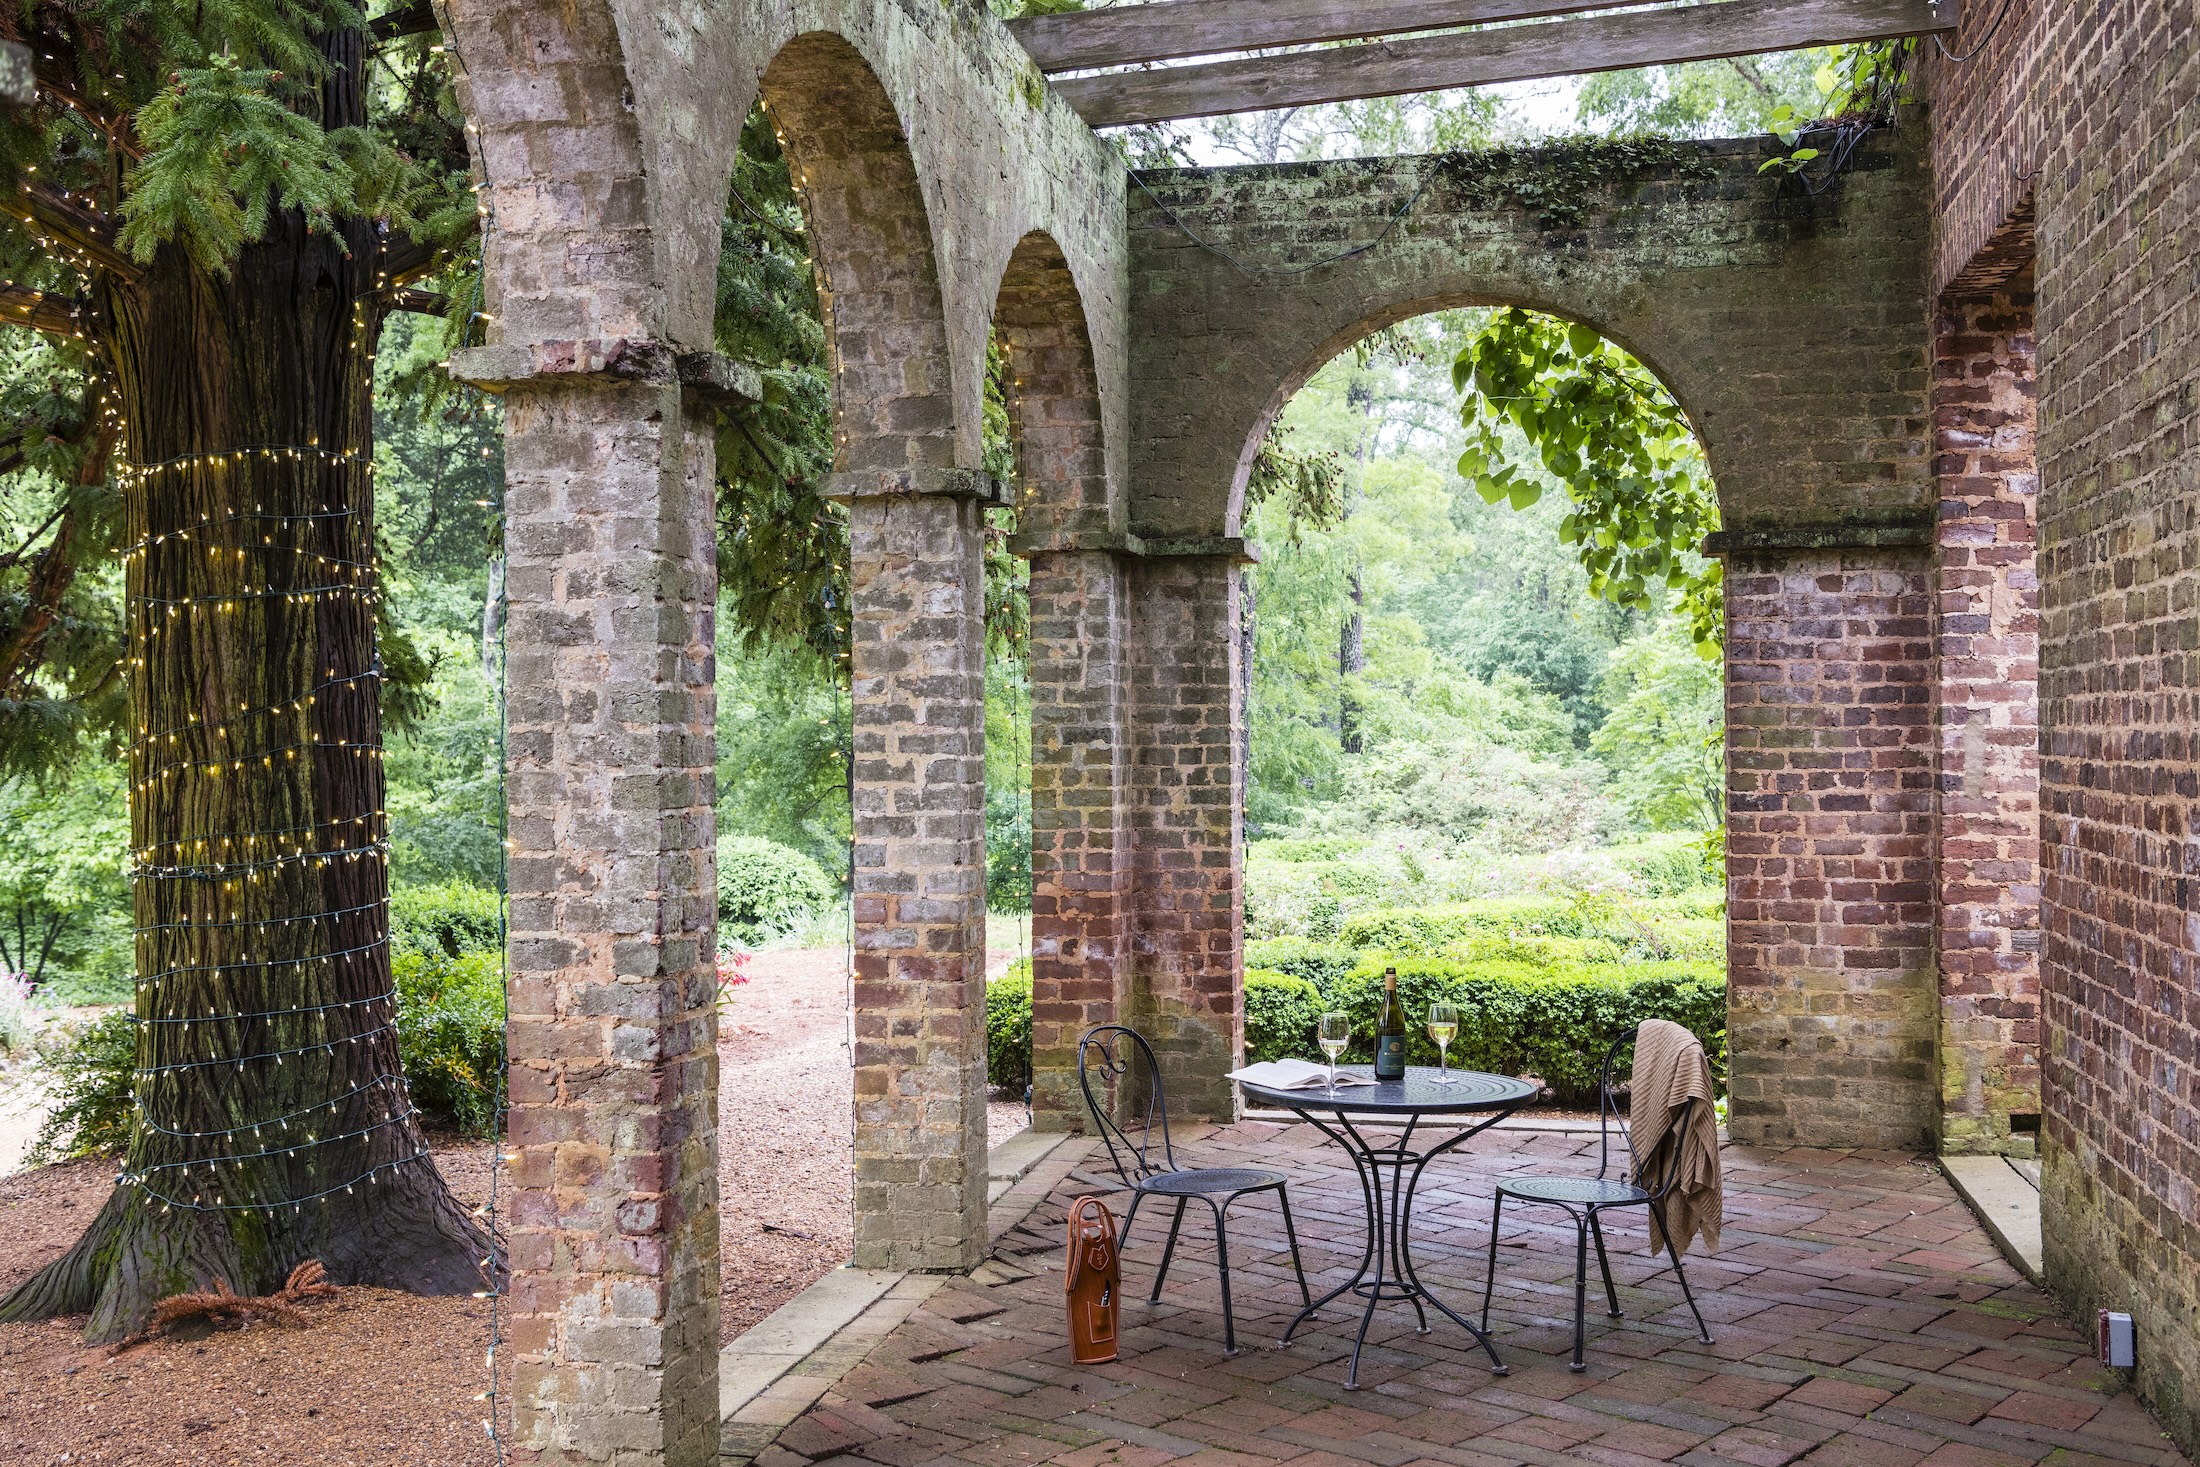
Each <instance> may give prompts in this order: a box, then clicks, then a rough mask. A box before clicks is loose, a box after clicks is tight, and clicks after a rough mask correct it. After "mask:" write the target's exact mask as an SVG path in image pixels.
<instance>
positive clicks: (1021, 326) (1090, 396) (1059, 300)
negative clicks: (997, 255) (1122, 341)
mask: <svg viewBox="0 0 2200 1467" xmlns="http://www.w3.org/2000/svg"><path fill="white" fill-rule="evenodd" d="M993 329H994V332H995V335H996V336H997V337H998V338H999V341H1000V345H1001V348H1002V350H1003V351H1004V352H1005V353H1006V355H1007V359H1008V361H1007V365H1008V372H1009V381H1008V390H1007V392H1006V394H1005V396H1006V398H1007V403H1008V418H1009V428H1010V432H1011V435H1012V437H1013V439H1014V441H1015V444H1016V451H1017V479H1018V483H1017V484H1016V485H1015V486H1014V489H1013V495H1014V502H1015V504H1016V506H1017V508H1018V509H1019V510H1021V511H1022V514H1023V523H1022V525H1021V530H1022V534H1023V538H1024V540H1025V541H1026V542H1027V543H1029V544H1030V545H1032V546H1034V547H1038V546H1046V547H1049V548H1053V547H1057V546H1059V545H1061V544H1063V543H1065V542H1066V541H1068V540H1070V539H1074V538H1075V537H1078V536H1085V535H1093V534H1105V533H1107V532H1109V531H1111V530H1115V529H1119V528H1120V526H1119V525H1118V524H1117V523H1116V519H1117V496H1116V494H1115V489H1114V484H1113V482H1112V475H1111V474H1110V472H1109V467H1110V466H1109V463H1108V452H1107V442H1106V423H1105V414H1104V410H1103V407H1102V402H1101V394H1100V377H1099V372H1098V369H1097V366H1096V364H1095V361H1094V357H1093V350H1092V335H1091V332H1090V330H1089V328H1088V326H1087V324H1086V319H1085V303H1084V297H1083V295H1082V294H1081V293H1080V292H1079V290H1078V288H1077V279H1076V276H1075V275H1074V274H1073V273H1072V271H1071V269H1070V265H1069V260H1068V259H1067V257H1066V256H1064V254H1063V253H1062V247H1061V246H1060V245H1058V244H1056V243H1055V242H1054V238H1053V236H1051V235H1049V234H1047V233H1046V232H1045V231H1044V230H1033V231H1032V232H1031V233H1029V234H1027V235H1025V236H1024V237H1023V238H1022V239H1021V240H1019V241H1018V242H1017V244H1016V248H1015V251H1014V252H1013V253H1012V254H1010V256H1009V259H1008V266H1007V268H1006V269H1005V270H1003V271H1002V274H1001V288H1000V293H999V296H998V298H997V299H996V302H995V305H994V311H993Z"/></svg>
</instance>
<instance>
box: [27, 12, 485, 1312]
mask: <svg viewBox="0 0 2200 1467" xmlns="http://www.w3.org/2000/svg"><path fill="white" fill-rule="evenodd" d="M350 43H351V44H350V50H351V52H352V54H351V55H350V56H348V57H345V58H341V59H344V60H348V62H349V63H350V68H349V70H347V71H345V72H342V73H339V75H340V76H345V77H356V76H357V75H359V65H360V60H361V58H360V57H359V55H358V54H357V52H358V47H357V44H356V43H357V37H356V36H353V37H351V38H350ZM348 90H351V89H349V88H347V87H346V86H345V85H343V84H341V83H339V84H333V85H332V87H331V92H332V98H331V106H332V107H333V108H336V109H338V113H339V115H338V117H337V118H336V119H334V120H332V121H331V125H332V126H333V125H340V124H341V122H342V121H343V120H347V119H345V118H344V117H343V116H342V114H343V112H345V111H349V112H352V113H354V114H357V113H361V112H362V111H363V109H361V107H360V105H359V99H358V97H357V96H356V95H345V93H346V92H347V91H348ZM380 252H381V246H380V243H379V241H378V240H377V238H376V236H375V233H374V231H373V229H372V227H371V226H368V225H366V224H363V223H355V224H352V225H349V226H347V227H346V228H345V229H344V230H343V231H342V232H341V233H338V234H325V233H324V234H318V235H316V234H312V233H309V232H308V231H307V229H306V226H305V222H304V220H303V219H302V218H299V217H297V216H295V215H293V216H288V217H284V218H280V219H278V221H277V222H276V223H275V224H274V225H272V226H271V227H270V230H269V233H268V236H267V238H266V239H265V240H263V241H261V242H259V243H256V244H253V245H249V246H247V247H246V249H245V251H244V253H243V255H242V257H241V258H239V259H238V260H236V261H235V262H234V263H233V265H232V267H231V269H230V272H229V273H228V275H227V276H225V277H220V276H214V275H211V274H209V273H207V272H205V271H204V270H201V269H199V268H198V267H196V266H195V265H193V264H192V263H191V262H190V261H189V260H188V259H186V258H185V257H184V255H183V253H182V252H181V251H180V250H178V249H175V248H173V247H169V248H164V249H163V250H162V251H161V253H160V255H159V256H158V257H157V258H156V259H155V261H154V262H153V263H152V264H151V265H150V266H149V267H146V268H145V269H144V270H143V271H142V272H139V273H138V274H136V275H135V276H134V277H133V278H129V279H124V278H120V277H114V276H109V277H106V278H105V279H104V282H103V286H102V288H101V291H100V293H99V297H98V300H97V309H96V317H97V319H96V321H94V322H93V323H91V330H92V331H93V333H94V334H95V338H96V339H97V340H98V342H99V344H100V345H101V347H102V348H103V349H104V353H105V355H106V358H107V360H108V361H109V362H110V363H111V364H112V368H113V373H114V384H115V385H114V402H113V405H112V406H113V411H114V412H115V413H116V414H117V416H118V418H119V421H120V423H121V426H122V429H123V433H124V447H125V450H126V456H127V460H128V461H129V462H130V463H131V464H133V465H136V466H139V467H136V468H133V469H131V470H130V471H128V473H127V474H126V477H125V491H126V493H125V499H126V507H127V514H128V519H129V539H130V543H131V544H132V545H133V546H134V547H136V548H134V549H133V550H132V551H131V553H130V554H129V557H128V560H127V563H126V567H125V570H126V588H127V595H128V634H129V652H128V660H129V664H130V665H129V668H128V671H129V673H130V678H131V725H132V727H131V735H132V739H131V746H130V760H129V762H130V787H131V799H130V834H131V845H132V850H133V865H134V867H135V873H134V881H133V894H132V901H133V913H134V917H135V920H136V923H137V926H138V932H139V935H138V939H137V971H138V992H137V1001H136V1015H137V1019H138V1024H139V1028H138V1058H137V1064H138V1077H137V1102H138V1107H139V1115H138V1118H137V1124H136V1126H135V1129H134V1131H133V1136H132V1141H131V1144H130V1149H129V1152H128V1155H127V1158H126V1160H125V1162H124V1164H123V1180H122V1181H121V1182H120V1183H119V1184H118V1185H117V1187H116V1190H115V1192H114V1193H113V1195H112V1196H110V1198H109V1199H108V1201H107V1204H106V1206H105V1207H104V1208H103V1209H102V1210H101V1211H100V1213H99V1216H98V1217H97V1218H96V1219H95V1220H94V1221H93V1223H92V1225H91V1227H90V1228H89V1229H88V1230H87V1231H86V1232H85V1234H84V1236H83V1238H81V1239H80V1240H79V1241H78V1243H77V1244H76V1246H75V1247H74V1248H73V1249H72V1250H71V1251H70V1252H69V1253H68V1254H66V1255H64V1256H63V1257H62V1258H61V1259H59V1260H58V1261H56V1262H55V1263H54V1264H52V1265H51V1266H50V1267H48V1268H47V1269H45V1270H44V1271H43V1272H41V1273H39V1274H38V1275H37V1276H35V1277H33V1278H32V1279H30V1280H29V1281H28V1282H26V1283H25V1284H24V1285H22V1286H21V1287H20V1288H19V1289H17V1290H16V1291H15V1292H14V1293H13V1294H12V1295H11V1296H9V1297H8V1298H7V1299H6V1300H5V1301H0V1319H31V1318H41V1317H46V1316H51V1315H56V1314H74V1313H85V1312H88V1313H89V1314H90V1315H91V1320H90V1324H89V1327H88V1329H87V1331H86V1335H87V1338H89V1339H92V1340H95V1341H97V1340H114V1339H120V1338H123V1337H126V1336H128V1335H131V1334H135V1333H137V1332H139V1331H140V1330H142V1329H143V1328H144V1327H145V1324H146V1321H147V1320H148V1319H149V1318H150V1317H151V1314H152V1310H153V1306H154V1304H155V1303H156V1302H158V1301H159V1300H160V1299H162V1298H164V1297H167V1296H170V1295H173V1294H178V1293H182V1292H186V1291H189V1290H197V1289H205V1288H209V1287H211V1286H213V1285H214V1284H215V1283H216V1282H217V1281H219V1282H220V1283H222V1284H224V1285H226V1286H227V1287H229V1288H230V1289H232V1290H234V1291H236V1292H237V1293H240V1294H266V1293H270V1292H272V1291H274V1290H275V1289H278V1288H280V1287H281V1286H282V1283H283V1281H284V1279H285V1278H286V1277H288V1276H289V1274H290V1272H291V1270H292V1269H293V1268H295V1267H296V1266H297V1265H298V1264H299V1263H301V1262H303V1261H304V1260H306V1259H309V1258H310V1259H318V1260H320V1262H321V1263H323V1264H324V1265H326V1267H327V1269H328V1273H329V1276H330V1277H331V1278H332V1279H334V1280H335V1281H336V1282H338V1283H347V1284H352V1283H366V1284H380V1285H386V1286H389V1287H393V1288H401V1289H409V1290H413V1291H416V1292H423V1293H450V1292H456V1291H459V1290H471V1289H475V1288H479V1287H481V1280H482V1277H483V1264H484V1263H485V1261H486V1260H487V1257H488V1255H489V1245H488V1242H487V1239H486V1238H485V1237H484V1235H483V1233H482V1232H481V1230H480V1229H479V1228H478V1227H477V1226H476V1225H475V1224H474V1223H473V1221H472V1219H470V1218H469V1217H468V1216H467V1215H466V1213H465V1211H464V1210H463V1209H462V1208H460V1207H459V1205H458V1204H457V1203H456V1201H455V1200H453V1199H452V1198H451V1196H450V1194H449V1192H448V1191H447V1189H446V1188H445V1187H444V1184H443V1181H442V1178H441V1176H440V1175H439V1174H438V1173H437V1172H436V1170H435V1168H434V1167H433V1165H432V1164H431V1163H430V1162H429V1161H428V1159H427V1156H426V1149H425V1145H424V1142H423V1140H422V1137H421V1132H420V1128H419V1124H418V1121H417V1120H416V1118H415V1117H414V1115H413V1112H412V1106H411V1102H410V1099H409V1098H408V1093H407V1090H406V1087H405V1082H404V1079H403V1076H402V1071H401V1069H400V1067H399V1062H398V1054H397V1035H396V1031H395V1028H394V1024H395V1001H394V998H393V997H392V995H391V979H390V955H389V944H388V935H389V925H388V904H387V897H388V878H387V869H386V855H385V853H384V850H383V844H382V843H383V841H384V839H385V835H386V831H385V817H384V814H383V777H382V762H381V727H380V681H379V677H380V668H379V667H378V665H377V663H376V659H375V644H374V621H375V601H376V597H377V595H378V594H379V593H378V589H377V586H376V578H375V571H374V526H373V476H372V471H371V467H370V461H371V457H372V439H371V421H372V420H371V416H370V413H369V397H370V392H371V389H372V385H373V368H372V365H371V360H372V353H373V349H374V348H373V343H374V340H375V336H376V333H377V331H378V329H379V326H380V324H381V322H380V313H381V311H382V309H383V302H384V301H386V299H387V295H388V293H387V292H386V291H384V290H382V286H383V285H384V284H385V282H383V281H382V280H381V279H379V278H378V276H379V273H380V269H381V266H380V264H379V263H378V260H379V257H380Z"/></svg>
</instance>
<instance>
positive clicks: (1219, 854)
mask: <svg viewBox="0 0 2200 1467" xmlns="http://www.w3.org/2000/svg"><path fill="white" fill-rule="evenodd" d="M1127 579H1128V582H1129V592H1130V616H1129V625H1128V634H1127V641H1126V646H1125V656H1124V666H1125V682H1126V689H1127V692H1128V702H1129V718H1130V756H1131V757H1130V790H1129V795H1128V800H1127V805H1128V821H1129V830H1130V838H1131V848H1132V867H1131V889H1130V908H1131V916H1130V921H1131V931H1130V944H1131V954H1130V955H1131V965H1132V966H1131V972H1130V974H1129V977H1128V984H1127V990H1128V991H1127V992H1126V994H1125V1002H1124V1007H1125V1011H1126V1012H1127V1013H1128V1014H1129V1016H1130V1020H1129V1021H1130V1022H1132V1023H1135V1024H1136V1025H1138V1027H1139V1028H1140V1029H1141V1030H1142V1031H1143V1032H1144V1033H1145V1034H1146V1036H1147V1037H1148V1038H1149V1039H1150V1040H1152V1042H1153V1045H1154V1049H1155V1051H1156V1053H1157V1056H1158V1058H1159V1060H1160V1063H1161V1069H1162V1074H1163V1076H1164V1077H1165V1079H1166V1081H1167V1085H1168V1091H1169V1104H1170V1106H1171V1108H1172V1109H1173V1110H1177V1111H1182V1112H1186V1113H1189V1114H1193V1115H1210V1116H1224V1117H1227V1116H1230V1115H1232V1114H1234V1111H1235V1105H1236V1098H1235V1096H1234V1095H1233V1093H1232V1089H1233V1087H1232V1086H1231V1085H1230V1082H1229V1081H1227V1080H1225V1079H1223V1078H1222V1077H1223V1074H1224V1072H1226V1071H1228V1070H1230V1069H1232V1068H1234V1067H1235V1066H1236V1063H1237V1057H1238V1056H1239V1055H1240V1054H1241V1053H1242V1052H1243V1049H1244V1031H1245V1002H1244V993H1243V990H1242V988H1241V986H1240V984H1239V975H1240V973H1241V972H1242V971H1243V968H1244V957H1245V909H1244V899H1243V888H1244V846H1243V841H1242V838H1241V837H1242V831H1241V826H1240V820H1241V818H1242V810H1243V804H1244V800H1243V791H1242V790H1241V789H1240V787H1239V782H1238V781H1239V766H1238V760H1237V743H1238V726H1239V722H1240V720H1241V719H1242V717H1243V710H1242V709H1241V708H1240V707H1239V704H1238V701H1237V688H1238V675H1237V673H1238V655H1239V648H1238V642H1239V638H1238V635H1237V629H1238V570H1237V566H1236V564H1235V562H1234V560H1233V558H1232V557H1231V556H1229V555H1222V554H1207V555H1181V556H1168V555H1162V556H1148V557H1146V558H1142V559H1139V560H1137V561H1135V562H1133V563H1132V565H1131V567H1130V569H1129V572H1128V576H1127Z"/></svg>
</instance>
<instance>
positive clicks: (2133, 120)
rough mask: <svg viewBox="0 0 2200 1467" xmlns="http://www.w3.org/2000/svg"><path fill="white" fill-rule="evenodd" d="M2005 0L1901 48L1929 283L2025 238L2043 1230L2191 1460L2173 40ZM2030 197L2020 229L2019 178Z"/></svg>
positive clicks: (2195, 618) (2182, 360)
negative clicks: (1966, 56) (2034, 581)
mask: <svg viewBox="0 0 2200 1467" xmlns="http://www.w3.org/2000/svg"><path fill="white" fill-rule="evenodd" d="M2194 22H2195V16H2194V11H2193V7H2192V5H2191V4H2190V3H2189V0H2175V3H2172V0H2100V3H2093V4H2055V3H2050V0H2017V4H2016V5H2015V8H2014V10H2013V11H2012V15H2011V19H2010V21H2009V22H2007V23H2006V25H2005V28H2004V31H2003V32H2001V33H1999V34H1997V35H1996V36H1995V37H1994V38H1993V40H1992V41H1991V43H1990V44H1989V45H1988V46H1987V48H1986V50H1985V51H1984V52H1983V53H1982V54H1981V56H1980V57H1979V59H1978V60H1976V61H1973V62H1970V63H1968V64H1966V65H1962V66H1957V65H1953V64H1950V63H1945V62H1941V61H1938V60H1934V61H1931V62H1930V63H1929V64H1928V68H1927V73H1926V83H1927V89H1928V94H1929V96H1930V98H1931V100H1932V103H1933V106H1934V110H1935V138H1936V142H1935V153H1936V157H1937V159H1938V172H1939V176H1940V179H1941V197H1940V207H1939V215H1940V224H1939V226H1938V229H1937V232H1936V240H1937V241H1938V250H1937V259H1936V276H1937V277H1938V278H1939V279H1942V280H1952V281H1957V282H1958V283H1963V280H1964V277H1965V276H1966V275H1967V274H1968V275H1971V276H1972V277H1973V278H1976V276H1977V274H1978V273H1979V272H1978V271H1977V268H1976V264H1977V259H1978V257H1979V256H1985V257H1986V264H1987V266H1988V268H1989V270H1990V271H1992V272H1995V273H2000V272H2005V271H2006V269H2007V263H2006V262H2005V261H1997V260H1995V259H1994V258H1993V255H1994V249H1993V241H1994V240H1995V238H1996V236H1997V234H1999V233H2001V232H2002V231H2004V230H2005V229H2007V228H2009V227H2010V226H2011V225H2012V224H2013V225H2014V226H2015V230H2016V232H2017V233H2018V234H2019V235H2020V236H2025V235H2029V236H2034V237H2036V241H2037V280H2038V284H2037V321H2036V324H2037V331H2038V339H2039V408H2038V413H2039V468H2040V486H2039V508H2038V521H2039V574H2040V714H2039V716H2040V755H2041V769H2040V781H2041V795H2040V798H2041V821H2040V847H2041V850H2040V861H2041V869H2042V873H2043V881H2042V887H2041V924H2042V928H2043V933H2044V938H2043V946H2042V952H2041V962H2040V969H2041V974H2040V976H2041V989H2042V1018H2043V1026H2044V1038H2043V1056H2042V1061H2043V1073H2042V1089H2043V1103H2044V1108H2045V1121H2044V1126H2043V1134H2042V1145H2041V1150H2042V1165H2043V1174H2044V1185H2043V1190H2042V1224H2043V1230H2044V1233H2045V1242H2046V1253H2047V1268H2048V1274H2049V1279H2050V1281H2051V1282H2052V1283H2053V1285H2054V1287H2055V1288H2056V1290H2057V1291H2058V1293H2060V1294H2061V1295H2062V1297H2063V1298H2064V1300H2065V1301H2066V1302H2067V1303H2068V1304H2070V1305H2071V1306H2072V1307H2073V1308H2074V1309H2076V1310H2078V1311H2080V1312H2081V1313H2084V1312H2088V1311H2090V1310H2091V1309H2093V1308H2094V1307H2096V1306H2105V1307H2110V1308H2118V1309H2127V1310H2129V1311H2130V1312H2131V1313H2132V1315H2133V1317H2134V1320H2135V1322H2136V1324H2137V1327H2138V1362H2139V1368H2138V1373H2137V1385H2138V1388H2139V1391H2140V1393H2141V1395H2142V1396H2143V1397H2145V1398H2146V1399H2147V1400H2148V1401H2149V1403H2150V1404H2152V1405H2154V1406H2155V1407H2156V1409H2157V1410H2158V1411H2159V1412H2160V1413H2161V1415H2162V1417H2163V1419H2164V1421H2165V1422H2166V1424H2167V1425H2168V1426H2169V1427H2170V1429H2171V1431H2172V1433H2173V1434H2174V1435H2175V1436H2176V1437H2177V1438H2178V1440H2179V1442H2180V1443H2181V1444H2182V1445H2183V1446H2185V1447H2186V1448H2187V1450H2200V998H2196V996H2195V995H2196V992H2200V831H2196V829H2195V810H2196V808H2200V743H2196V741H2195V735H2194V730H2195V729H2196V728H2200V697H2196V695H2195V692H2194V689H2195V687H2196V686H2200V441H2196V440H2200V386H2196V383H2200V231H2196V229H2195V227H2194V219H2195V217H2196V215H2200V141H2196V139H2195V134H2194V130H2193V127H2192V119H2193V118H2194V117H2195V116H2196V115H2200V30H2196V27H2195V23H2194ZM2026 184H2029V186H2030V188H2031V190H2032V197H2031V203H2030V210H2029V216H2030V217H2029V218H2027V217H2026V210H2025V208H2024V204H2023V197H2022V195H2023V189H2024V187H2025V185H2026Z"/></svg>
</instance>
